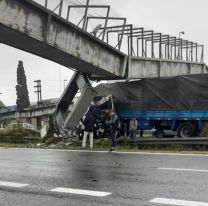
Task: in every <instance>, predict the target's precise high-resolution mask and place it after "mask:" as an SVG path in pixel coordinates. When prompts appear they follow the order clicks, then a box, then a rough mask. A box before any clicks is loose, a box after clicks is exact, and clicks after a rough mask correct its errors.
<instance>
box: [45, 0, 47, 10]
mask: <svg viewBox="0 0 208 206" xmlns="http://www.w3.org/2000/svg"><path fill="white" fill-rule="evenodd" d="M47 6H48V0H45V8H47Z"/></svg>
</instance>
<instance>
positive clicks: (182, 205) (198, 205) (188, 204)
mask: <svg viewBox="0 0 208 206" xmlns="http://www.w3.org/2000/svg"><path fill="white" fill-rule="evenodd" d="M149 202H151V203H156V204H165V205H177V206H208V203H206V202H196V201H187V200H177V199H168V198H154V199H152V200H150V201H149Z"/></svg>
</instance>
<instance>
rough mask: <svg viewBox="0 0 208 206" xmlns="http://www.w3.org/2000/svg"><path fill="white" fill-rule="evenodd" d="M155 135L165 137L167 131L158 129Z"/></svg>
mask: <svg viewBox="0 0 208 206" xmlns="http://www.w3.org/2000/svg"><path fill="white" fill-rule="evenodd" d="M154 136H155V137H156V138H164V136H165V133H164V131H163V130H156V131H155V133H154Z"/></svg>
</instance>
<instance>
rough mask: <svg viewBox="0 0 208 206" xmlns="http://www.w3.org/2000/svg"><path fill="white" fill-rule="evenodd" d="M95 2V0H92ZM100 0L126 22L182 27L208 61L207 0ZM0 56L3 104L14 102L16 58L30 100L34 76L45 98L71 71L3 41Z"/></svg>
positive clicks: (167, 29)
mask: <svg viewBox="0 0 208 206" xmlns="http://www.w3.org/2000/svg"><path fill="white" fill-rule="evenodd" d="M40 1H41V0H40ZM79 1H82V0H79ZM51 2H52V0H51ZM95 2H97V1H96V0H94V3H95ZM103 2H105V3H106V4H109V5H111V6H112V7H113V8H114V10H115V13H119V15H120V16H122V17H126V18H127V19H128V23H133V24H134V25H137V26H142V27H145V28H149V29H153V30H155V31H160V32H162V33H167V34H170V35H175V36H178V33H179V32H180V31H185V35H184V36H183V38H185V39H188V40H192V41H195V42H198V43H201V44H204V45H205V62H206V63H208V58H207V47H208V44H207V41H208V27H207V25H206V20H207V19H208V12H207V8H208V1H207V0H129V1H126V0H105V1H104V0H103ZM99 3H100V1H99ZM0 56H1V61H0V71H1V75H0V92H2V93H3V94H0V99H1V100H2V101H3V102H4V103H5V104H6V105H12V104H15V102H16V91H15V85H16V69H17V65H18V61H19V60H22V61H23V63H24V68H25V72H26V76H27V84H28V89H29V95H30V101H36V94H35V93H34V88H33V86H34V82H33V81H34V80H36V79H41V80H42V90H43V98H44V99H47V98H54V97H59V96H60V90H61V91H63V84H64V79H68V80H69V79H70V77H71V75H72V71H70V70H69V69H67V68H64V67H62V66H60V65H58V64H56V63H53V62H50V61H47V60H45V59H42V58H39V57H37V56H34V55H31V54H28V53H26V52H23V51H20V50H17V49H14V48H12V47H8V46H6V45H3V44H0Z"/></svg>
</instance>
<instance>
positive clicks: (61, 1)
mask: <svg viewBox="0 0 208 206" xmlns="http://www.w3.org/2000/svg"><path fill="white" fill-rule="evenodd" d="M62 8H63V0H60V4H59V16H61V13H62Z"/></svg>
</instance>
